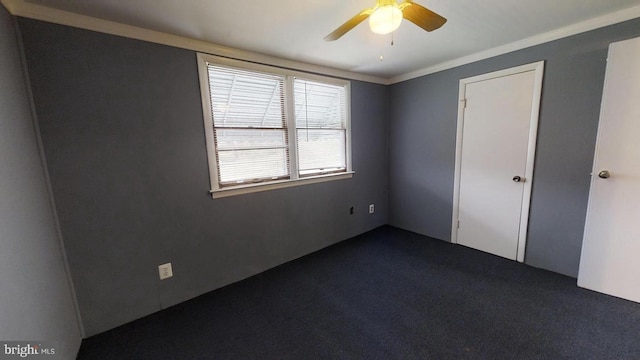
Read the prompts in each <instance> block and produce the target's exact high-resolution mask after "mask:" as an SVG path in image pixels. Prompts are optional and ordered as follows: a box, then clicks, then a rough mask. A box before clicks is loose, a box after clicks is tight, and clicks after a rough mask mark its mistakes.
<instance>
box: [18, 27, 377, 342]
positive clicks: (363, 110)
mask: <svg viewBox="0 0 640 360" xmlns="http://www.w3.org/2000/svg"><path fill="white" fill-rule="evenodd" d="M19 25H20V29H21V31H22V34H23V40H24V43H25V53H26V57H27V62H28V68H29V71H30V75H31V76H30V78H31V85H32V87H33V89H34V90H33V94H34V101H35V104H36V109H37V112H38V121H39V124H40V128H41V136H42V141H43V143H44V148H45V154H46V156H47V165H48V168H49V171H50V176H51V185H52V188H53V192H54V195H55V198H56V205H57V212H58V214H59V218H60V224H61V228H62V234H63V237H64V240H65V244H66V248H67V253H68V261H69V265H70V268H71V273H72V276H73V279H74V282H75V286H76V292H77V297H78V302H79V306H80V310H81V314H82V318H83V323H84V326H85V329H86V333H87V335H93V334H96V333H99V332H101V331H104V330H107V329H110V328H113V327H115V326H117V325H120V324H123V323H125V322H128V321H131V320H134V319H136V318H139V317H142V316H145V315H147V314H150V313H153V312H155V311H158V310H160V309H162V308H165V307H168V306H171V305H174V304H176V303H179V302H182V301H184V300H187V299H189V298H192V297H195V296H197V295H200V294H203V293H205V292H207V291H210V290H212V289H215V288H218V287H221V286H223V285H226V284H229V283H231V282H234V281H237V280H240V279H243V278H246V277H248V276H251V275H254V274H256V273H259V272H261V271H264V270H266V269H269V268H271V267H274V266H276V265H279V264H282V263H284V262H286V261H289V260H292V259H295V258H297V257H300V256H302V255H305V254H308V253H310V252H313V251H315V250H318V249H320V248H323V247H326V246H328V245H331V244H333V243H336V242H338V241H341V240H344V239H347V238H349V237H352V236H354V235H357V234H360V233H363V232H365V231H368V230H370V229H373V228H375V227H378V226H380V225H384V224H386V223H387V222H388V215H387V213H388V211H387V208H388V177H387V174H388V168H387V164H388V146H387V116H388V88H387V87H385V86H381V85H374V84H367V83H362V82H352V119H351V120H352V130H353V136H352V140H353V146H352V150H353V167H354V170H355V172H356V174H355V176H354V177H353V178H352V179H349V180H341V181H332V182H327V183H321V184H314V185H308V186H301V187H295V188H288V189H281V190H274V191H268V192H261V193H254V194H249V195H243V196H235V197H230V198H223V199H216V200H212V199H211V197H210V196H209V195H208V190H209V179H208V176H209V175H208V170H207V159H206V149H205V138H204V131H203V120H202V110H201V109H202V107H201V103H200V92H199V85H198V74H197V66H196V55H195V53H194V52H192V51H187V50H182V49H176V48H171V47H167V46H162V45H156V44H151V43H145V42H141V41H136V40H131V39H125V38H120V37H116V36H110V35H105V34H99V33H95V32H90V31H84V30H79V29H74V28H69V27H64V26H58V25H53V24H48V23H43V22H38V21H33V20H25V19H20V22H19ZM369 203H375V204H376V212H375V214H372V215H369V214H368V213H367V207H368V204H369ZM350 206H354V207H355V214H354V215H349V207H350ZM165 262H172V263H173V271H174V277H173V278H171V279H168V280H165V281H162V282H161V281H160V280H159V279H158V271H157V266H158V265H160V264H163V263H165Z"/></svg>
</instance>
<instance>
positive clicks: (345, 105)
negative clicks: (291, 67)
mask: <svg viewBox="0 0 640 360" xmlns="http://www.w3.org/2000/svg"><path fill="white" fill-rule="evenodd" d="M198 67H199V72H200V85H201V91H202V104H203V110H204V119H205V131H206V136H207V153H208V156H209V173H210V180H211V193H212V194H213V196H214V197H221V196H228V195H235V194H242V193H247V192H253V191H262V190H268V189H274V188H281V187H286V186H292V185H301V184H306V183H313V182H319V181H327V180H335V179H342V178H348V177H351V176H352V174H353V173H352V171H351V164H350V134H349V131H350V129H349V83H348V82H347V81H343V80H338V79H333V78H326V77H319V76H315V75H310V74H304V73H299V72H293V71H288V70H283V69H279V68H274V67H269V66H264V65H256V64H252V63H245V62H241V61H237V60H230V59H226V58H220V57H216V56H211V55H205V54H198Z"/></svg>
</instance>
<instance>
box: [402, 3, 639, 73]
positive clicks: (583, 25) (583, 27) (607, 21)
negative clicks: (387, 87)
mask: <svg viewBox="0 0 640 360" xmlns="http://www.w3.org/2000/svg"><path fill="white" fill-rule="evenodd" d="M638 17H640V5H637V6H634V7H631V8H627V9H623V10H620V11H616V12H613V13H609V14H606V15H603V16H599V17H596V18H593V19H589V20H586V21H582V22H579V23H576V24H573V25H569V26H565V27H562V28H559V29H556V30H552V31H549V32H546V33H543V34H540V35H536V36H532V37H529V38H526V39H523V40H518V41H515V42H512V43H509V44H506V45H501V46H498V47H494V48H492V49H489V50H485V51H480V52H477V53H475V54H471V55H467V56H463V57H460V58H457V59H453V60H449V61H445V62H442V63H440V64H436V65H433V66H429V67H426V68H423V69H420V70H415V71H411V72H408V73H406V74H403V75H399V76H395V77H392V78H390V79H389V84H395V83H399V82H402V81H406V80H411V79H415V78H418V77H421V76H425V75H429V74H433V73H436V72H439V71H443V70H447V69H451V68H454V67H458V66H461V65H466V64H470V63H473V62H476V61H480V60H485V59H488V58H492V57H495V56H498V55H503V54H506V53H510V52H513V51H516V50H521V49H525V48H528V47H531V46H535V45H540V44H544V43H547V42H551V41H554V40H558V39H562V38H566V37H569V36H572V35H577V34H580V33H583V32H587V31H591V30H595V29H599V28H601V27H605V26H609V25H613V24H617V23H621V22H623V21H627V20H632V19H635V18H638Z"/></svg>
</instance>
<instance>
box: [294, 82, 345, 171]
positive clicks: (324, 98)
mask: <svg viewBox="0 0 640 360" xmlns="http://www.w3.org/2000/svg"><path fill="white" fill-rule="evenodd" d="M294 97H295V118H296V134H297V145H298V171H299V174H300V176H309V175H317V174H324V173H331V172H339V171H344V170H345V169H346V167H347V163H346V133H347V131H346V119H345V118H346V114H345V103H344V100H345V90H344V86H337V85H332V84H325V83H321V82H317V81H310V80H304V79H299V78H296V79H295V80H294Z"/></svg>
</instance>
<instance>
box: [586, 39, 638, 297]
mask: <svg viewBox="0 0 640 360" xmlns="http://www.w3.org/2000/svg"><path fill="white" fill-rule="evenodd" d="M578 285H579V286H581V287H585V288H588V289H592V290H595V291H599V292H603V293H606V294H610V295H614V296H618V297H621V298H625V299H628V300H632V301H636V302H640V38H636V39H632V40H627V41H622V42H619V43H614V44H611V46H610V47H609V60H608V63H607V73H606V77H605V82H604V93H603V98H602V108H601V111H600V124H599V127H598V140H597V142H596V153H595V158H594V163H593V173H592V179H591V191H590V195H589V206H588V209H587V220H586V224H585V232H584V239H583V242H582V256H581V258H580V270H579V272H578Z"/></svg>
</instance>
